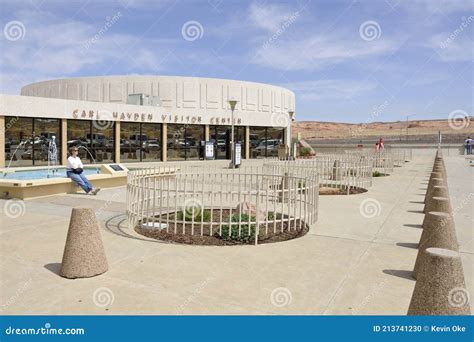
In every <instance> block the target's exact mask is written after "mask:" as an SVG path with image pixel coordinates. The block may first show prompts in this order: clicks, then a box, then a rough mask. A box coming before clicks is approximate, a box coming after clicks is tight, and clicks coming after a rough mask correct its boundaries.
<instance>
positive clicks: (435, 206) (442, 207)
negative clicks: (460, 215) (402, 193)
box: [425, 197, 453, 214]
mask: <svg viewBox="0 0 474 342" xmlns="http://www.w3.org/2000/svg"><path fill="white" fill-rule="evenodd" d="M430 211H439V212H442V213H448V214H452V212H453V209H452V208H451V201H450V200H449V198H447V197H431V199H430V200H429V201H428V202H427V205H426V206H425V214H426V213H429V212H430Z"/></svg>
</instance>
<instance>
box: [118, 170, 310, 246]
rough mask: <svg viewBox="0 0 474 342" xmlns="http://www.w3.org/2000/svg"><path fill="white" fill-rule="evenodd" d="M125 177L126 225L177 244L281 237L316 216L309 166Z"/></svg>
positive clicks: (148, 172) (153, 172) (146, 172)
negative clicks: (182, 240) (181, 241)
mask: <svg viewBox="0 0 474 342" xmlns="http://www.w3.org/2000/svg"><path fill="white" fill-rule="evenodd" d="M127 177H128V179H127V219H128V225H129V228H132V229H135V228H138V230H139V231H140V230H148V231H154V232H155V235H156V236H158V238H160V236H162V237H164V238H166V239H171V240H173V241H175V242H179V238H180V237H190V238H192V237H198V238H199V237H200V238H202V237H207V238H212V239H216V241H217V240H220V241H222V240H225V241H229V242H230V243H254V244H259V243H265V242H270V241H279V239H280V240H281V237H282V236H283V235H285V234H286V236H290V238H291V237H292V236H293V237H295V236H296V234H298V233H299V232H301V233H303V232H305V231H307V230H308V229H309V227H310V226H311V225H312V224H314V223H315V222H316V220H317V216H318V196H319V185H318V175H317V173H316V171H315V170H314V169H310V168H307V169H305V170H298V172H295V171H294V170H286V169H284V168H282V167H281V168H278V167H275V168H273V169H271V170H270V169H264V168H263V167H262V166H256V167H242V168H240V169H234V170H231V169H216V168H212V167H206V166H204V167H189V168H187V167H184V168H181V169H180V170H175V169H170V170H164V169H163V168H161V169H158V168H149V169H141V170H134V171H130V172H129V173H128V176H127ZM177 237H178V238H177ZM212 239H211V240H212ZM211 244H212V243H211Z"/></svg>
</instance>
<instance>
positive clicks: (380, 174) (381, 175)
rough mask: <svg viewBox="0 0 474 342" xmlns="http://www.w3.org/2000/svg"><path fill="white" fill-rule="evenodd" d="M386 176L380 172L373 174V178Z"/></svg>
mask: <svg viewBox="0 0 474 342" xmlns="http://www.w3.org/2000/svg"><path fill="white" fill-rule="evenodd" d="M383 176H385V173H382V172H379V171H374V172H373V173H372V177H383Z"/></svg>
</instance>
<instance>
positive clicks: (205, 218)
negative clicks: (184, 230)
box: [177, 207, 211, 222]
mask: <svg viewBox="0 0 474 342" xmlns="http://www.w3.org/2000/svg"><path fill="white" fill-rule="evenodd" d="M177 217H178V220H180V221H188V222H191V221H192V220H193V218H194V222H201V220H202V222H211V211H210V210H209V209H207V210H204V209H202V208H200V207H195V208H194V210H193V209H192V208H188V209H187V210H185V211H182V210H181V211H178V212H177Z"/></svg>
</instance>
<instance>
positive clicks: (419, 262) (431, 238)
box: [413, 211, 459, 279]
mask: <svg viewBox="0 0 474 342" xmlns="http://www.w3.org/2000/svg"><path fill="white" fill-rule="evenodd" d="M431 247H438V248H446V249H451V250H453V251H457V250H458V248H459V245H458V240H457V238H456V231H455V229H454V220H453V217H452V216H451V214H448V213H442V212H437V211H430V212H429V213H428V214H426V216H425V219H424V220H423V232H422V233H421V238H420V242H419V244H418V255H417V256H416V262H415V267H414V269H413V278H415V279H417V276H418V273H419V272H420V268H421V267H423V258H424V256H425V253H424V250H425V249H426V248H431Z"/></svg>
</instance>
